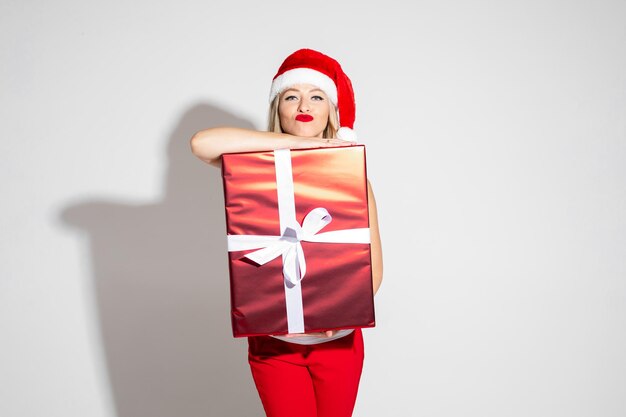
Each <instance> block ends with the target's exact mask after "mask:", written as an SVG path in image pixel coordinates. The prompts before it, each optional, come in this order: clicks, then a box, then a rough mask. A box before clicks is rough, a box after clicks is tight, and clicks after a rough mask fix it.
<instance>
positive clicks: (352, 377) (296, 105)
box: [191, 49, 382, 417]
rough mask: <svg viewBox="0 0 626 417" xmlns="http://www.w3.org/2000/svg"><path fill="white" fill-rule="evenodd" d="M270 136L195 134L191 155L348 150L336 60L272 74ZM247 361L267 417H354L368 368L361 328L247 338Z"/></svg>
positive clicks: (347, 92)
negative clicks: (364, 374) (288, 149)
mask: <svg viewBox="0 0 626 417" xmlns="http://www.w3.org/2000/svg"><path fill="white" fill-rule="evenodd" d="M270 102H271V105H270V114H269V128H268V132H260V131H253V130H247V129H238V128H232V127H216V128H211V129H206V130H202V131H200V132H197V133H196V134H195V135H194V136H193V138H192V139H191V148H192V152H193V153H194V154H195V155H196V156H197V157H199V158H200V159H202V160H203V161H206V162H207V163H209V164H212V165H214V166H218V167H219V166H220V164H221V162H220V157H221V155H222V154H224V153H233V152H254V151H266V150H275V149H284V148H290V149H304V148H315V147H329V146H345V145H349V144H353V143H354V140H355V138H356V136H355V134H354V132H353V131H352V126H353V123H354V114H355V102H354V93H353V91H352V84H351V82H350V79H349V78H348V77H347V75H346V74H345V73H344V72H343V70H342V68H341V66H340V65H339V63H338V62H337V61H335V60H334V59H332V58H330V57H329V56H326V55H324V54H322V53H320V52H317V51H314V50H311V49H301V50H298V51H296V52H294V53H293V54H291V55H289V56H288V57H287V58H286V59H285V61H284V62H283V64H282V65H281V67H280V68H279V70H278V72H277V74H276V75H275V76H274V79H273V81H272V86H271V91H270ZM367 185H368V201H369V223H370V233H371V254H372V275H373V286H374V293H376V292H377V291H378V288H379V287H380V284H381V281H382V250H381V243H380V235H379V231H378V219H377V213H376V201H375V199H374V193H373V191H372V187H371V184H370V183H369V181H368V184H367ZM248 344H249V354H248V361H249V363H250V368H251V370H252V376H253V378H254V382H255V384H256V387H257V390H258V391H259V395H260V397H261V401H262V403H263V407H264V409H265V412H266V414H267V416H268V417H294V416H298V417H350V416H351V415H352V410H353V408H354V403H355V400H356V396H357V391H358V385H359V380H360V377H361V370H362V367H363V337H362V333H361V330H360V329H356V330H352V329H344V330H335V331H327V332H324V333H308V334H297V335H294V334H291V335H286V336H255V337H249V338H248Z"/></svg>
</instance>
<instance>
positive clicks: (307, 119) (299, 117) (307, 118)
mask: <svg viewBox="0 0 626 417" xmlns="http://www.w3.org/2000/svg"><path fill="white" fill-rule="evenodd" d="M296 120H297V121H299V122H310V121H312V120H313V116H311V115H310V114H299V115H297V116H296Z"/></svg>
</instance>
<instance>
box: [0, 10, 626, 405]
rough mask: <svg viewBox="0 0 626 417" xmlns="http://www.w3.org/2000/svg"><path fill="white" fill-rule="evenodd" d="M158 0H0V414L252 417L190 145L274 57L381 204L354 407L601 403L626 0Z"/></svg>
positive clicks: (617, 234) (624, 322) (618, 327)
mask: <svg viewBox="0 0 626 417" xmlns="http://www.w3.org/2000/svg"><path fill="white" fill-rule="evenodd" d="M111 3H117V4H111ZM176 4H177V5H175V2H164V1H156V2H155V1H134V2H125V3H123V2H84V1H77V0H74V1H71V0H59V1H54V2H44V1H19V2H18V1H8V0H2V3H1V4H0V62H1V65H0V90H1V96H0V112H1V115H0V119H1V123H0V135H1V137H0V146H1V148H0V155H1V158H2V161H1V165H0V173H1V174H2V175H0V186H1V190H2V195H3V198H2V201H3V202H2V205H1V213H2V215H1V216H0V231H1V232H0V250H1V251H0V252H1V257H2V259H1V262H0V274H1V279H0V415H1V416H7V417H9V416H10V417H13V416H20V417H40V416H46V417H84V416H90V417H113V416H116V417H166V416H167V417H169V416H185V417H201V416H220V417H229V416H233V417H235V416H237V417H239V416H262V409H261V406H260V402H259V400H258V397H257V394H256V391H255V390H254V386H253V384H252V380H251V377H250V375H249V371H248V367H247V363H246V342H245V340H241V339H237V340H234V339H232V337H231V335H230V327H229V325H230V323H229V312H228V284H227V266H226V255H225V250H226V248H225V239H224V232H225V227H224V220H223V211H222V201H221V199H222V196H221V189H220V179H219V172H218V171H217V170H215V169H213V168H211V167H209V166H208V165H205V164H203V163H201V162H200V161H198V160H196V159H195V158H194V157H193V156H192V155H191V154H190V152H189V150H188V139H189V138H190V136H191V135H192V134H193V133H194V132H195V131H197V130H200V129H202V128H204V127H209V126H213V125H218V124H228V125H235V126H242V127H255V128H259V129H262V128H263V125H264V120H265V111H266V105H267V93H268V88H269V83H270V81H271V77H272V76H273V75H274V73H275V71H276V69H277V67H278V65H279V64H280V62H281V61H282V59H283V58H284V57H285V56H286V55H287V54H289V53H290V52H292V51H294V50H295V49H298V48H300V47H310V48H314V49H318V50H321V51H323V52H325V53H327V54H329V55H331V56H334V57H336V58H337V59H339V60H340V61H341V62H342V64H343V66H344V69H345V70H346V72H347V73H348V74H349V75H350V76H351V78H352V80H353V84H354V86H355V89H356V93H357V123H356V129H357V131H358V132H359V134H360V137H361V138H362V141H363V142H364V143H365V144H366V145H367V147H368V169H369V176H370V180H371V182H372V184H373V186H374V190H375V192H376V196H377V200H378V205H379V216H380V224H381V233H382V238H383V249H384V256H385V280H384V283H383V287H382V289H381V291H380V292H379V294H378V295H377V300H376V302H377V320H378V326H377V327H376V328H375V329H368V330H366V331H364V333H365V338H366V365H365V369H364V375H363V379H362V384H361V390H360V394H359V398H358V401H357V408H356V411H355V416H362V417H372V416H383V415H384V416H430V417H439V416H441V417H444V416H445V417H448V416H450V417H453V416H454V417H456V416H476V417H486V416H494V417H500V416H520V417H522V416H523V417H526V416H536V417H539V416H546V417H557V416H559V417H560V416H567V417H578V416H603V417H618V416H619V417H621V416H624V415H626V395H625V394H626V359H625V356H624V352H625V351H626V337H625V334H624V329H625V328H626V280H625V279H626V261H625V259H626V253H625V252H626V216H625V215H624V213H625V212H626V191H625V190H626V164H625V163H624V162H625V161H626V47H625V45H626V3H624V2H621V1H595V2H591V1H588V2H566V1H554V0H550V1H545V0H544V1H518V2H509V1H507V2H490V1H446V2H442V1H439V2H424V1H418V2H405V1H386V2H383V3H381V4H375V5H369V6H368V5H367V3H366V2H365V3H364V2H356V1H355V2H323V1H322V2H316V3H294V2H286V1H276V2H260V1H248V2H245V3H244V2H225V1H223V2H200V1H198V2H187V3H186V4H181V3H180V2H176ZM298 10H300V11H298Z"/></svg>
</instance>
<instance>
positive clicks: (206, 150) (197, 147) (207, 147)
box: [189, 129, 219, 164]
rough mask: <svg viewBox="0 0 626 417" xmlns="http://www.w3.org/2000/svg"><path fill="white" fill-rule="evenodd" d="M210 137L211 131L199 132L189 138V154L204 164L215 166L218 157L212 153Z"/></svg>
mask: <svg viewBox="0 0 626 417" xmlns="http://www.w3.org/2000/svg"><path fill="white" fill-rule="evenodd" d="M212 136H213V135H212V132H211V129H207V130H200V131H199V132H196V133H195V134H194V135H193V136H192V137H191V139H190V140H189V146H190V147H191V152H192V153H193V154H194V155H195V156H197V157H198V158H200V159H202V160H203V161H205V162H208V163H210V164H215V163H216V161H217V160H219V155H216V154H215V152H213V146H211V138H212Z"/></svg>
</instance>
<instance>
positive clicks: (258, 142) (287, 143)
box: [191, 127, 353, 167]
mask: <svg viewBox="0 0 626 417" xmlns="http://www.w3.org/2000/svg"><path fill="white" fill-rule="evenodd" d="M352 143H353V142H348V141H345V140H341V139H337V138H329V139H323V138H318V137H313V138H308V137H301V136H294V135H288V134H286V133H274V132H260V131H258V130H250V129H241V128H237V127H214V128H211V129H205V130H201V131H199V132H197V133H196V134H195V135H193V137H192V138H191V151H192V152H193V154H194V155H196V156H197V157H198V158H200V159H202V160H203V161H205V162H208V163H209V164H211V165H214V166H218V167H219V166H220V165H221V159H220V158H221V156H222V154H225V153H236V152H259V151H273V150H275V149H284V148H289V149H304V148H318V147H328V146H342V145H343V146H345V145H347V144H352Z"/></svg>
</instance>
